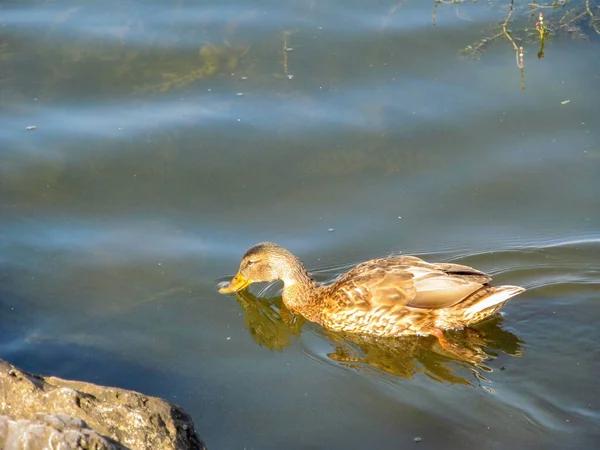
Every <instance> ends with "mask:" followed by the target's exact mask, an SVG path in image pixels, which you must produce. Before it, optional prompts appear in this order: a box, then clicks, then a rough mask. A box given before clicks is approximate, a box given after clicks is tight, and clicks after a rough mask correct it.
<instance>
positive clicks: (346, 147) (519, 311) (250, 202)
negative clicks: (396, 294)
mask: <svg viewBox="0 0 600 450" xmlns="http://www.w3.org/2000/svg"><path fill="white" fill-rule="evenodd" d="M507 3H508V2H507ZM592 3H593V2H592ZM505 6H506V5H504V3H503V2H501V1H498V2H493V3H492V4H491V5H490V4H482V3H481V2H479V3H476V4H471V3H464V4H457V5H450V4H440V5H438V7H437V9H436V17H435V21H436V25H435V26H433V25H432V11H433V2H431V3H429V2H417V1H407V2H394V1H371V2H364V1H362V2H358V1H347V0H346V1H329V2H315V1H311V2H306V1H286V2H281V1H279V2H275V1H261V2H248V1H243V0H236V1H228V2H222V1H219V2H217V1H212V2H200V3H198V2H190V1H177V2H167V1H164V0H161V1H158V0H157V1H153V2H140V1H134V0H130V1H125V2H123V1H119V2H103V3H102V5H99V4H98V5H96V4H85V3H81V2H72V1H66V0H65V1H62V2H45V1H18V2H16V1H3V2H0V30H1V33H2V38H1V39H0V63H1V66H2V70H1V73H0V104H1V106H2V107H1V108H0V116H1V117H0V120H1V122H0V123H1V126H0V192H1V202H0V208H1V209H2V211H1V213H2V221H1V222H0V311H1V312H2V314H1V315H0V324H1V325H2V327H1V328H0V330H1V331H0V357H1V358H3V359H6V360H8V361H10V362H12V363H14V364H16V365H19V366H21V367H22V368H24V369H26V370H30V371H33V372H37V373H42V374H52V375H56V376H61V377H67V378H74V379H80V380H89V381H92V382H96V383H101V384H109V385H116V386H120V387H124V388H128V389H135V390H138V391H141V392H144V393H146V394H148V395H155V396H161V397H164V398H166V399H167V400H169V401H172V402H175V403H177V404H179V405H181V406H182V407H184V409H186V410H187V411H188V412H189V413H190V414H191V415H192V417H193V418H194V421H195V423H196V425H197V428H198V432H199V435H200V436H201V437H202V438H203V439H204V440H205V441H206V443H207V445H208V446H209V448H211V449H229V448H236V449H243V448H246V449H280V448H290V449H296V448H297V449H305V448H364V447H369V448H382V449H388V448H389V449H392V448H394V449H396V448H404V447H405V446H411V445H415V442H414V438H416V437H419V438H421V439H422V441H420V442H419V444H418V445H419V448H423V449H438V448H448V449H463V448H482V449H487V448H490V449H492V448H493V449H501V448H514V447H515V445H516V446H518V447H520V448H533V447H536V448H538V447H539V448H552V449H554V448H555V449H564V448H577V449H580V448H594V447H595V446H597V445H598V442H600V432H599V431H598V430H600V409H599V408H600V394H598V389H597V374H598V373H600V363H599V362H598V361H599V358H598V356H599V355H598V349H597V342H598V340H599V339H600V331H599V329H598V327H597V324H598V322H599V321H600V306H599V305H600V303H599V300H600V294H599V292H600V290H599V285H600V263H599V259H598V255H600V200H599V198H600V197H599V196H598V192H600V170H599V168H600V146H599V142H600V131H599V130H600V127H599V125H600V106H599V105H600V102H599V101H598V96H597V95H596V93H597V91H598V80H599V79H598V74H599V73H600V59H599V58H598V57H597V55H598V54H600V53H599V52H600V38H599V35H598V34H597V33H596V32H595V31H594V29H593V27H592V26H591V25H590V23H589V21H587V20H582V21H579V22H575V23H573V24H570V27H571V28H574V27H577V28H576V29H575V28H574V29H571V30H570V31H569V32H567V30H566V27H563V28H559V26H560V24H559V23H558V21H559V20H560V17H561V14H564V13H565V12H566V10H557V11H553V10H544V14H545V15H546V20H547V22H548V23H549V24H554V25H553V26H554V29H555V31H556V35H554V36H552V37H550V38H549V39H548V41H547V42H546V45H545V56H544V58H542V59H538V58H537V56H536V54H537V53H538V51H539V42H538V41H536V38H535V34H531V35H528V34H527V32H526V31H524V29H525V28H527V27H529V28H530V29H531V28H534V27H535V21H536V19H535V18H533V19H532V18H531V16H530V15H528V14H526V13H524V10H526V6H525V4H520V3H519V2H517V6H518V7H519V8H520V9H518V10H517V11H515V13H514V16H513V17H514V19H515V22H514V23H512V24H511V30H512V33H513V37H515V38H518V39H522V40H520V41H518V42H519V45H523V46H524V48H525V56H524V58H525V59H524V63H525V68H524V71H523V81H522V78H521V71H520V70H519V68H518V67H517V65H516V62H515V53H514V50H513V48H512V46H511V44H510V43H509V41H508V40H507V39H505V38H503V37H502V38H498V39H496V40H494V41H493V42H491V43H490V44H489V45H488V46H486V47H485V48H484V50H483V51H482V53H481V54H480V55H478V58H476V59H465V58H463V57H462V52H461V50H463V49H464V48H465V47H466V46H468V45H473V44H475V43H477V42H479V41H481V39H483V38H485V37H486V36H492V35H494V34H496V33H497V32H498V29H497V26H498V24H499V23H501V22H502V21H503V20H504V17H505V16H506V14H507V11H508V10H507V9H506V7H505ZM577 6H578V4H575V5H572V7H577ZM552 21H554V22H552ZM523 82H524V89H522V87H523ZM31 126H35V127H36V128H35V129H34V130H27V127H31ZM265 240H269V241H274V242H277V243H279V244H281V245H283V246H285V247H286V248H288V249H289V250H291V251H293V252H294V253H296V254H297V255H298V256H299V257H300V258H301V259H302V260H303V261H304V262H305V263H306V265H307V267H308V268H309V270H311V271H313V272H314V273H315V276H316V277H317V278H318V279H319V280H322V281H326V280H330V279H333V278H335V277H336V276H338V275H339V274H340V273H341V272H343V271H344V270H345V269H346V268H348V267H350V266H351V265H352V264H354V263H357V262H359V261H363V260H366V259H369V258H373V257H379V256H383V255H387V254H390V253H394V252H399V251H402V252H403V253H405V254H417V255H420V256H421V257H423V258H425V259H427V260H431V261H437V260H444V261H456V262H460V263H463V264H468V265H472V266H474V267H477V268H478V269H481V270H484V271H488V272H490V273H492V274H493V275H495V281H496V282H497V283H498V284H502V283H505V284H517V285H521V286H524V287H527V288H528V291H527V292H525V293H524V294H522V295H520V296H518V297H516V298H514V299H513V300H511V301H510V302H509V304H508V305H507V306H506V307H505V308H504V309H503V313H502V316H501V317H498V318H496V319H495V320H494V321H492V322H490V323H486V324H482V325H481V326H480V327H479V328H478V332H479V334H480V336H479V337H472V336H468V335H465V334H461V333H457V334H456V336H454V337H455V338H456V339H458V340H459V341H462V342H464V343H465V345H467V346H470V347H473V348H479V349H480V350H481V351H483V352H484V354H485V355H486V358H485V361H483V362H478V363H474V362H469V361H458V360H456V359H455V358H453V357H452V355H449V354H447V353H444V351H443V349H441V348H439V346H438V344H436V342H435V339H429V338H414V339H406V340H403V341H401V342H400V343H396V344H393V345H392V344H390V346H389V347H387V346H384V345H383V344H379V345H371V344H368V343H365V342H346V341H343V340H342V341H339V340H337V338H335V337H334V336H331V335H329V334H328V333H326V332H325V331H324V330H322V329H321V328H320V327H318V326H316V325H313V324H304V325H302V326H300V325H301V324H296V326H295V327H294V326H289V325H288V324H286V322H285V320H284V318H285V314H286V311H285V309H284V308H282V307H281V304H280V299H279V298H278V296H279V295H280V291H281V286H280V285H278V284H275V285H271V286H264V285H256V286H252V287H251V288H250V295H246V296H244V297H240V298H237V299H236V297H234V296H223V295H220V294H219V293H218V292H217V286H218V283H220V282H222V281H224V280H227V279H228V278H229V277H231V276H232V275H233V273H234V272H235V270H236V269H237V266H238V263H239V259H240V257H241V256H242V255H243V253H244V252H245V250H246V249H247V248H248V247H250V246H251V245H253V244H255V243H257V242H260V241H265ZM257 297H258V298H257Z"/></svg>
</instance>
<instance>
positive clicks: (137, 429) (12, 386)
mask: <svg viewBox="0 0 600 450" xmlns="http://www.w3.org/2000/svg"><path fill="white" fill-rule="evenodd" d="M0 415H3V416H6V417H3V418H0V448H1V449H3V450H9V449H10V450H13V449H14V450H17V449H18V450H21V449H23V450H25V449H27V450H41V449H46V448H55V449H60V450H63V449H65V450H66V449H71V448H75V449H78V448H81V449H94V450H104V449H123V448H129V449H132V450H142V449H143V450H146V449H157V450H159V449H160V450H171V449H172V450H184V449H186V450H187V449H190V450H192V449H194V450H195V449H206V447H205V445H204V443H203V442H202V441H201V440H200V439H199V438H198V436H197V434H196V431H195V429H194V423H193V422H192V419H191V418H190V416H189V415H188V414H187V413H186V412H185V411H183V410H182V409H181V408H179V407H178V406H175V405H173V404H171V403H168V402H166V401H165V400H161V399H159V398H156V397H148V396H146V395H143V394H140V393H138V392H134V391H127V390H125V389H118V388H113V387H105V386H98V385H95V384H92V383H86V382H81V381H69V380H63V379H61V378H56V377H41V376H37V375H32V374H30V373H27V372H24V371H22V370H20V369H18V368H17V367H15V366H13V365H12V364H9V363H7V362H5V361H2V360H0ZM19 433H20V434H19ZM18 436H20V437H18ZM43 439H46V440H45V441H44V442H45V443H46V444H44V446H41V447H40V446H38V445H37V444H36V442H42V440H43ZM50 439H52V440H50ZM13 442H15V443H14V444H13ZM50 442H56V445H55V446H54V447H49V446H48V445H49V443H50ZM10 445H13V446H12V447H10Z"/></svg>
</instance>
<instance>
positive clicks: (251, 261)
mask: <svg viewBox="0 0 600 450" xmlns="http://www.w3.org/2000/svg"><path fill="white" fill-rule="evenodd" d="M255 263H256V261H253V260H251V259H249V260H248V261H246V265H248V266H249V265H251V264H255Z"/></svg>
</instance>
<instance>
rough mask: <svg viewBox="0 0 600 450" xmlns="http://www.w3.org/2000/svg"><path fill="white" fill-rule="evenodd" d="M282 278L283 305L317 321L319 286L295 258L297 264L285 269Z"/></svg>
mask: <svg viewBox="0 0 600 450" xmlns="http://www.w3.org/2000/svg"><path fill="white" fill-rule="evenodd" d="M282 280H283V303H284V304H285V306H287V307H288V309H290V310H292V311H294V312H296V313H299V314H302V315H303V316H304V317H306V318H307V319H308V320H311V321H315V322H318V311H319V308H318V292H319V290H320V289H321V288H320V287H319V286H318V285H317V283H315V281H314V280H313V279H312V277H311V276H310V274H309V273H308V271H307V270H306V269H305V268H304V265H302V263H301V262H300V261H299V260H297V264H294V266H293V267H292V268H291V269H290V270H289V271H286V273H285V275H284V276H283V277H282Z"/></svg>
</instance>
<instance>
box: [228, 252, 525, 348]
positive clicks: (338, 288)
mask: <svg viewBox="0 0 600 450" xmlns="http://www.w3.org/2000/svg"><path fill="white" fill-rule="evenodd" d="M276 280H281V281H283V294H282V300H283V303H284V304H285V306H286V307H287V308H288V309H289V310H290V311H292V312H293V313H294V314H299V315H301V316H303V317H304V318H305V319H307V320H309V321H311V322H315V323H317V324H319V325H321V326H322V327H324V328H325V329H327V330H329V331H333V332H340V333H351V334H361V335H370V336H374V337H382V338H383V337H396V336H407V335H421V336H427V335H433V336H436V337H437V338H438V340H439V342H440V344H441V345H442V347H444V348H448V349H450V347H452V346H451V345H450V344H449V343H448V341H446V339H445V338H444V330H458V329H463V328H465V327H469V326H470V325H472V324H476V323H478V322H482V321H484V320H485V319H487V318H490V317H492V316H494V315H495V314H496V313H497V312H498V311H499V310H500V309H501V308H502V307H503V306H504V305H505V304H506V302H507V301H508V300H509V299H510V298H512V297H514V296H515V295H517V294H520V293H522V292H523V291H525V289H524V288H522V287H520V286H512V285H505V286H492V285H490V284H489V283H490V281H491V280H492V277H491V276H490V275H488V274H486V273H484V272H481V271H479V270H477V269H474V268H472V267H469V266H465V265H461V264H454V263H436V264H434V263H428V262H426V261H424V260H422V259H420V258H418V257H416V256H404V255H393V256H388V257H385V258H378V259H371V260H369V261H366V262H363V263H361V264H358V265H357V266H355V267H354V268H352V269H350V270H349V271H348V272H346V273H345V274H343V275H342V276H341V277H339V278H338V279H337V280H335V281H334V282H333V283H331V284H326V285H321V284H318V283H317V282H316V281H315V280H314V279H313V277H312V276H311V274H310V273H309V272H308V271H307V269H306V268H305V266H304V264H303V263H302V261H301V260H300V259H299V258H298V257H297V256H296V255H294V254H293V253H291V252H290V251H288V250H286V249H284V248H283V247H280V246H279V245H277V244H274V243H272V242H262V243H260V244H257V245H254V246H253V247H251V248H250V249H249V250H248V251H247V252H246V253H245V254H244V256H243V257H242V259H241V262H240V266H239V269H238V271H237V274H236V275H235V276H234V277H233V279H232V280H231V281H230V282H229V283H226V284H224V285H223V286H221V287H220V289H219V292H220V293H223V294H230V293H235V292H238V291H241V290H243V289H246V288H247V287H248V286H249V285H250V284H252V283H256V282H273V281H276Z"/></svg>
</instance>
